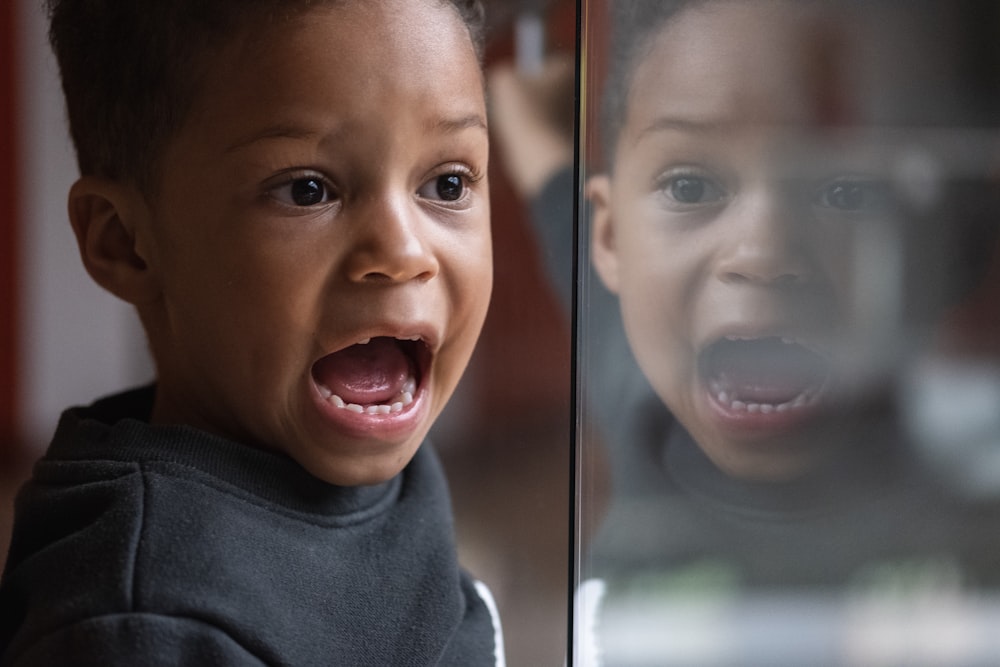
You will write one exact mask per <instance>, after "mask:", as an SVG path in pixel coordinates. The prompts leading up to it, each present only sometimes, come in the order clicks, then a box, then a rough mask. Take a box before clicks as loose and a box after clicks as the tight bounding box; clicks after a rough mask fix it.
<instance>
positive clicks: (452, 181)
mask: <svg viewBox="0 0 1000 667" xmlns="http://www.w3.org/2000/svg"><path fill="white" fill-rule="evenodd" d="M464 191H465V184H464V183H462V177H461V176H459V175H457V174H446V175H444V176H438V178H437V192H438V196H440V197H441V199H443V200H445V201H456V200H458V199H461V198H462V193H463V192H464Z"/></svg>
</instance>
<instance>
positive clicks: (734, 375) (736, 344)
mask: <svg viewBox="0 0 1000 667" xmlns="http://www.w3.org/2000/svg"><path fill="white" fill-rule="evenodd" d="M830 371H831V368H830V361H829V359H828V358H826V357H825V356H823V355H821V354H819V353H818V352H816V351H814V350H813V349H811V348H809V347H807V346H806V345H804V344H802V343H800V342H799V341H797V340H795V339H792V338H786V337H781V336H767V337H760V338H753V337H742V336H727V337H725V338H723V339H720V340H718V341H716V342H714V343H712V344H711V345H709V346H708V347H707V348H705V349H704V350H703V351H702V353H701V356H700V358H699V372H700V373H701V377H702V379H703V381H704V382H705V384H706V386H707V387H708V388H709V391H710V393H711V395H712V397H713V398H714V399H715V401H716V402H717V403H719V404H720V405H721V406H722V407H724V408H727V409H728V410H730V411H733V412H737V413H742V412H745V413H762V414H771V413H783V412H788V411H791V410H796V409H799V408H803V407H808V406H812V405H814V404H815V403H816V402H817V401H818V399H819V397H820V396H821V394H822V393H823V391H824V388H825V387H826V384H827V380H828V378H829V377H830Z"/></svg>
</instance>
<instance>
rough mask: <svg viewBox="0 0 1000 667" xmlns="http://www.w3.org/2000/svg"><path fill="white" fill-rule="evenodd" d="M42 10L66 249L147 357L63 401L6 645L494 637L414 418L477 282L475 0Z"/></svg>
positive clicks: (203, 2) (318, 657)
mask: <svg viewBox="0 0 1000 667" xmlns="http://www.w3.org/2000/svg"><path fill="white" fill-rule="evenodd" d="M50 11H51V21H52V24H51V35H52V40H53V44H54V47H55V50H56V53H57V56H58V58H59V61H60V66H61V70H62V77H63V85H64V90H65V93H66V98H67V103H68V109H69V116H70V125H71V131H72V135H73V138H74V142H75V144H76V147H77V151H78V158H79V163H80V168H81V173H82V176H81V178H80V180H79V181H78V182H77V183H76V184H74V186H73V188H72V190H71V192H70V197H69V212H70V218H71V221H72V224H73V229H74V231H75V233H76V236H77V239H78V242H79V246H80V252H81V257H82V259H83V262H84V264H85V266H86V268H87V270H88V272H89V273H90V275H91V276H92V277H93V278H94V279H95V280H96V281H97V282H98V283H99V284H101V285H102V286H103V287H105V288H106V289H108V290H109V291H110V292H112V293H113V294H115V295H116V296H118V297H120V298H123V299H125V300H126V301H128V302H130V303H132V304H134V305H135V306H136V308H137V311H138V313H139V316H140V318H141V321H142V323H143V326H144V328H145V331H146V333H147V336H148V340H149V346H150V349H151V352H152V355H153V358H154V361H155V364H156V370H157V380H156V384H155V385H154V386H152V387H148V388H145V389H140V390H136V391H132V392H129V393H126V394H122V395H119V396H115V397H111V398H108V399H105V400H102V401H99V402H97V403H96V404H94V405H93V406H91V407H89V408H83V409H73V410H69V411H67V413H66V414H65V415H64V416H63V418H62V420H61V422H60V424H59V428H58V430H57V432H56V435H55V438H54V440H53V443H52V446H51V448H50V450H49V452H48V453H47V455H46V456H45V458H44V459H43V460H42V461H41V462H40V463H39V464H38V466H37V468H36V470H35V476H34V479H33V480H32V481H31V482H29V484H28V485H27V486H26V488H25V489H24V490H23V492H22V494H21V496H20V499H19V502H18V517H17V520H16V526H15V530H14V536H13V542H12V546H11V551H10V555H9V558H8V562H7V568H6V571H5V574H4V579H3V588H2V598H0V614H2V615H0V652H2V654H3V658H2V664H4V665H52V664H77V665H86V664H92V665H135V664H142V665H154V664H163V665H176V664H227V665H228V664H240V665H243V664H272V665H277V664H283V665H285V664H287V665H331V664H340V665H348V664H350V665H355V664H357V665H361V664H365V665H401V664H412V665H426V664H446V665H487V664H488V665H493V664H502V660H503V655H502V645H501V643H500V635H499V630H498V627H499V626H498V625H497V623H496V622H495V621H494V619H493V614H492V611H491V610H492V606H491V603H490V602H489V597H488V594H487V592H486V591H485V589H484V588H483V587H482V586H481V585H480V584H476V583H474V582H472V581H471V580H470V579H469V577H468V576H467V575H466V574H465V573H463V572H462V571H461V570H460V569H459V567H458V565H457V562H456V556H455V553H454V546H453V542H452V528H451V523H450V509H449V507H448V499H447V492H446V488H445V483H444V480H443V478H442V476H441V472H440V470H439V467H438V464H437V462H436V460H435V459H434V457H433V454H432V452H431V451H430V450H428V449H427V448H426V447H423V448H422V447H420V445H421V443H422V441H423V439H424V436H425V435H426V434H427V432H428V429H429V428H430V426H431V424H432V422H433V421H434V419H435V418H436V417H437V415H438V414H439V413H440V411H441V409H442V408H443V406H444V404H445V402H446V400H447V399H448V397H449V396H450V394H451V392H452V391H453V389H454V388H455V385H456V383H457V382H458V379H459V377H460V375H461V373H462V371H463V369H464V367H465V365H466V362H467V360H468V358H469V355H470V354H471V352H472V349H473V346H474V344H475V341H476V338H477V336H478V333H479V330H480V327H481V325H482V323H483V319H484V317H485V312H486V308H487V303H488V300H489V292H490V287H491V259H490V235H489V214H488V194H487V180H486V166H487V157H488V148H487V137H486V119H485V108H484V98H483V90H482V79H481V72H480V68H479V53H478V51H479V44H480V39H481V31H482V21H481V12H480V10H479V7H478V5H477V4H476V3H474V2H461V1H459V0H454V1H452V2H445V1H441V0H420V1H418V2H405V1H403V0H384V1H381V2H360V1H348V2H339V1H338V2H334V1H329V2H322V1H320V2H316V1H302V2H288V1H287V0H254V1H252V2H247V1H246V0H240V1H239V2H236V1H234V0H197V1H194V0H171V1H169V2H160V3H141V4H136V3H132V2H125V1H120V0H106V1H104V2H84V1H82V0H53V1H52V2H51V7H50ZM84 27H85V29H84Z"/></svg>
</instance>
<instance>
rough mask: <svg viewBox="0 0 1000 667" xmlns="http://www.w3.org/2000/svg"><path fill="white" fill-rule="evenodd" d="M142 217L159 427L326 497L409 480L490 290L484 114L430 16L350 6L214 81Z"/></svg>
mask: <svg viewBox="0 0 1000 667" xmlns="http://www.w3.org/2000/svg"><path fill="white" fill-rule="evenodd" d="M202 91H203V92H202V94H201V96H200V99H199V100H198V102H197V103H196V104H195V107H194V108H193V110H192V111H191V113H190V116H189V118H188V119H187V121H186V123H185V125H184V126H183V128H182V129H181V131H180V132H179V133H178V134H177V136H176V138H175V139H174V140H173V141H172V143H171V144H170V145H169V147H168V149H167V151H166V153H165V155H164V158H163V161H162V170H161V174H162V176H161V179H160V181H159V187H158V190H157V192H156V195H155V196H154V197H153V199H152V203H151V205H150V211H151V213H150V220H149V224H148V230H149V232H150V233H151V238H152V240H153V241H152V248H150V249H148V251H147V255H148V256H149V258H150V259H149V262H150V265H151V266H150V270H151V271H153V272H154V274H155V275H156V276H157V278H158V280H159V281H160V286H161V290H162V294H161V298H160V299H159V301H158V302H157V303H155V304H154V306H153V307H152V308H147V309H146V312H145V313H144V318H145V320H146V323H147V327H148V328H149V329H150V333H151V339H152V345H153V349H154V353H155V355H156V357H157V365H158V372H159V385H158V391H157V402H156V406H155V409H154V415H153V418H154V420H155V421H158V422H170V423H184V424H190V425H193V426H196V427H200V428H203V429H206V430H209V431H212V432H216V433H220V434H223V435H226V436H229V437H231V438H235V439H237V440H239V441H241V442H246V443H250V444H254V445H257V446H260V447H264V448H269V449H275V450H279V451H282V452H284V453H286V454H288V455H289V456H291V457H292V458H293V459H295V460H296V461H298V462H299V463H300V464H301V465H302V466H304V467H305V468H306V469H307V470H309V471H310V472H311V473H312V474H314V475H315V476H317V477H319V478H321V479H324V480H326V481H328V482H331V483H335V484H341V485H356V484H369V483H376V482H380V481H383V480H385V479H388V478H390V477H392V476H393V475H395V474H396V473H397V472H398V471H399V470H401V469H402V468H403V466H404V465H405V464H406V463H407V462H408V461H409V460H410V458H411V457H412V456H413V454H414V453H415V451H416V449H417V448H418V446H419V445H420V443H421V441H422V440H423V438H424V436H425V435H426V433H427V431H428V429H429V428H430V426H431V423H432V422H433V421H434V419H435V418H436V417H437V415H438V414H439V413H440V411H441V409H442V408H443V407H444V405H445V402H446V401H447V400H448V398H449V396H450V395H451V393H452V391H453V390H454V388H455V386H456V383H457V382H458V380H459V377H460V376H461V374H462V372H463V370H464V368H465V366H466V363H467V361H468V359H469V356H470V354H471V353H472V350H473V346H474V344H475V342H476V339H477V337H478V334H479V331H480V328H481V326H482V323H483V320H484V317H485V314H486V309H487V303H488V300H489V295H490V290H491V285H492V260H491V247H490V230H489V210H488V209H489V202H488V194H487V180H486V166H487V159H488V146H487V131H486V111H485V107H484V98H483V87H482V81H481V74H480V70H479V67H478V64H477V60H476V57H475V55H474V51H473V46H472V44H471V41H470V39H469V37H468V32H467V29H466V28H465V26H464V24H463V23H462V22H461V19H460V18H459V17H458V16H457V14H456V13H455V12H454V10H453V9H452V8H451V7H448V6H446V5H443V4H439V3H437V2H427V1H421V2H405V1H390V2H377V3H367V2H346V3H337V4H333V3H331V5H329V6H320V7H319V8H316V9H312V10H309V11H308V12H306V13H304V14H303V15H302V16H301V17H298V18H296V19H295V20H293V21H290V22H287V23H278V24H274V25H267V26H264V27H259V28H255V29H251V30H249V31H248V32H246V33H245V34H243V35H241V37H240V38H239V39H237V40H235V41H234V43H233V44H232V45H230V47H229V48H227V49H226V50H225V51H224V53H223V54H222V56H221V57H220V58H218V59H216V60H215V61H213V62H212V63H211V64H210V70H209V72H208V75H207V80H206V81H205V82H204V85H203V87H202Z"/></svg>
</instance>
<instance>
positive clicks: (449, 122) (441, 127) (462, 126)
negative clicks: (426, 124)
mask: <svg viewBox="0 0 1000 667" xmlns="http://www.w3.org/2000/svg"><path fill="white" fill-rule="evenodd" d="M470 128H480V129H482V130H483V131H488V128H487V126H486V119H485V118H483V117H482V115H480V114H478V113H470V114H468V115H467V116H461V117H459V118H445V119H443V120H439V121H437V122H436V123H432V124H431V125H430V129H431V130H434V131H438V132H444V133H451V132H461V131H462V130H467V129H470Z"/></svg>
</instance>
